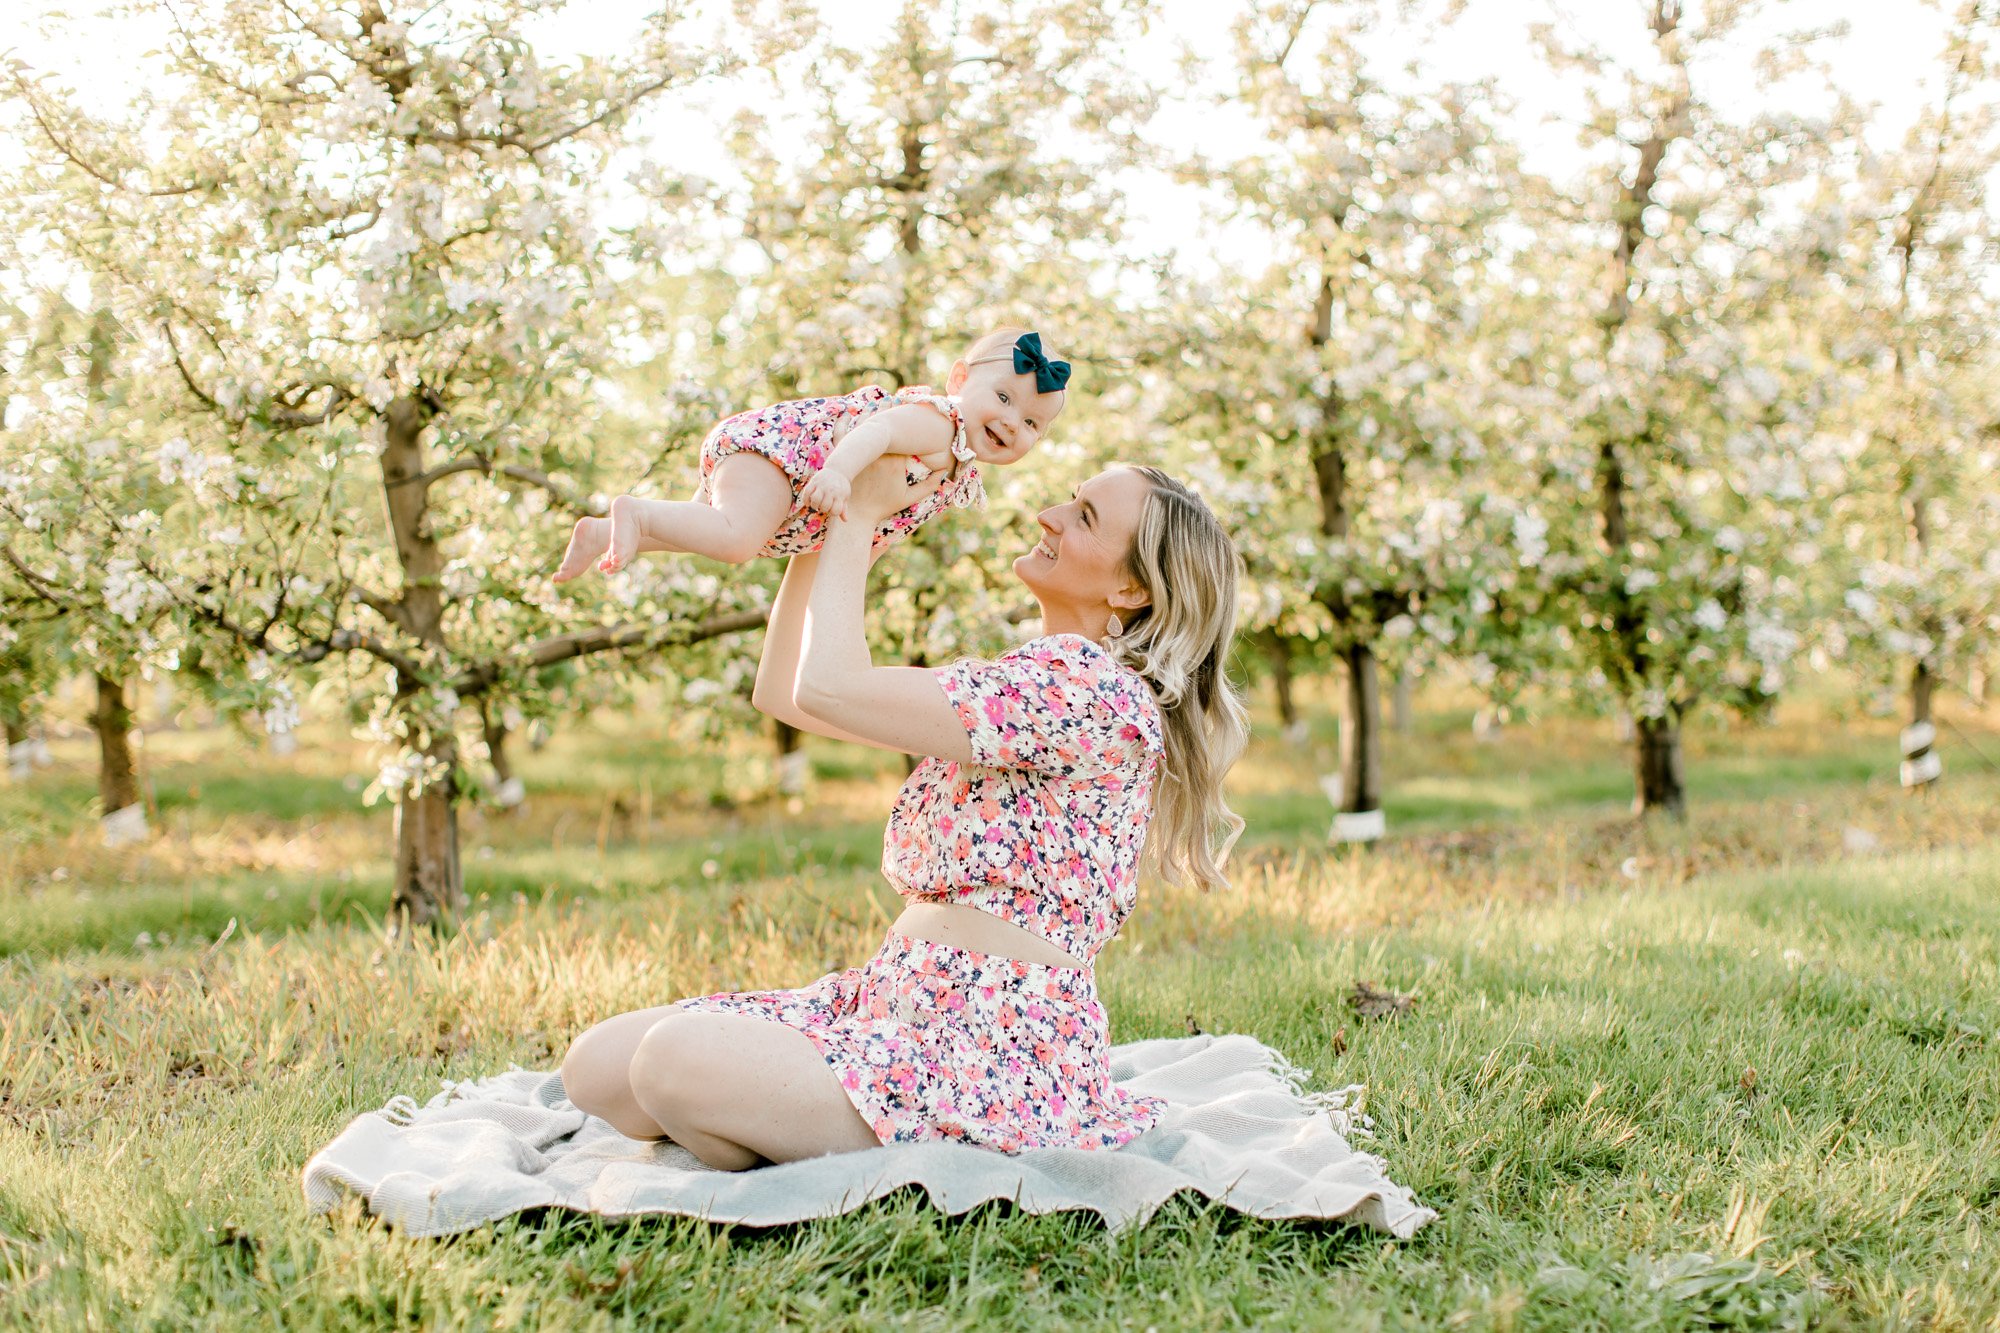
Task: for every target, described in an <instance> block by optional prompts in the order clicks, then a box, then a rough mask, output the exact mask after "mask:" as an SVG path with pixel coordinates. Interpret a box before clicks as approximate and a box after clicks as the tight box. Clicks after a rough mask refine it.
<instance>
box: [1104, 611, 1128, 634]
mask: <svg viewBox="0 0 2000 1333" xmlns="http://www.w3.org/2000/svg"><path fill="white" fill-rule="evenodd" d="M1124 632H1125V622H1124V621H1122V620H1120V619H1119V618H1118V613H1117V612H1116V611H1113V612H1112V613H1111V619H1110V621H1108V622H1107V623H1106V624H1105V626H1104V634H1105V637H1106V638H1112V639H1115V638H1117V637H1118V636H1119V635H1121V634H1123V633H1124Z"/></svg>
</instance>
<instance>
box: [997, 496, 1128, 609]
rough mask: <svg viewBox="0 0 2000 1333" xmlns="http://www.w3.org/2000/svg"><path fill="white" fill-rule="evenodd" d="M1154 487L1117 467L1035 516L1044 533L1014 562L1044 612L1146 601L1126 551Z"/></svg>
mask: <svg viewBox="0 0 2000 1333" xmlns="http://www.w3.org/2000/svg"><path fill="white" fill-rule="evenodd" d="M1152 489H1153V484H1152V482H1150V481H1148V480H1147V479H1146V477H1145V475H1144V474H1143V473H1140V472H1137V471H1135V470H1134V469H1132V468H1128V467H1114V468H1111V469H1109V470H1108V471H1105V472H1100V473H1098V474H1097V475H1096V476H1094V477H1092V478H1091V479H1090V480H1089V481H1086V482H1084V483H1083V485H1081V486H1079V487H1077V488H1076V493H1075V494H1074V495H1073V496H1072V497H1071V498H1070V499H1069V501H1068V502H1067V503H1064V504H1059V505H1055V506H1053V507H1051V508H1048V509H1044V510H1043V511H1042V512H1041V513H1039V514H1037V515H1035V521H1036V522H1037V523H1039V524H1040V525H1041V529H1042V538H1041V540H1040V541H1038V542H1036V543H1035V545H1034V547H1033V549H1031V550H1030V551H1029V552H1028V553H1027V554H1026V555H1023V556H1020V557H1018V558H1017V559H1016V560H1015V561H1014V573H1015V575H1016V576H1017V577H1019V578H1020V580H1021V582H1023V583H1025V584H1027V585H1028V590H1029V591H1030V592H1032V593H1034V594H1035V598H1036V600H1037V601H1039V602H1041V604H1042V606H1043V609H1044V610H1045V611H1047V610H1052V609H1057V608H1061V609H1066V610H1071V611H1077V612H1097V611H1098V610H1099V609H1100V608H1107V607H1108V608H1109V609H1111V610H1116V611H1122V610H1128V609H1130V608H1132V607H1135V606H1144V605H1145V604H1146V600H1147V598H1146V594H1145V593H1144V591H1143V590H1140V589H1139V588H1138V586H1137V581H1136V580H1135V579H1134V578H1133V576H1132V574H1131V573H1130V571H1128V570H1127V569H1126V568H1125V556H1126V554H1127V553H1128V552H1129V551H1131V549H1132V539H1133V536H1134V534H1136V533H1137V532H1138V530H1139V515H1140V514H1141V513H1142V512H1143V511H1144V509H1145V506H1146V499H1147V497H1148V496H1149V495H1150V494H1151V492H1152Z"/></svg>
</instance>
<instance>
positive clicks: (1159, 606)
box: [1106, 467, 1250, 891]
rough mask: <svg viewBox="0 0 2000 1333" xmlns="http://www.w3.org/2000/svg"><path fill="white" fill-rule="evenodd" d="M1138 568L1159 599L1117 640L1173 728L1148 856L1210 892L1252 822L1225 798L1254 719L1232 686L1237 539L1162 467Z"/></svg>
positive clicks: (1152, 473) (1142, 521)
mask: <svg viewBox="0 0 2000 1333" xmlns="http://www.w3.org/2000/svg"><path fill="white" fill-rule="evenodd" d="M1133 471H1135V472H1137V473H1139V474H1140V475H1141V476H1143V477H1145V478H1146V480H1147V481H1149V482H1151V483H1152V491H1151V493H1150V494H1149V495H1148V496H1147V497H1146V507H1145V508H1144V509H1143V510H1142V511H1141V512H1140V515H1139V526H1138V530H1137V531H1136V532H1135V533H1134V535H1133V539H1132V549H1131V551H1130V552H1129V553H1128V554H1127V555H1126V557H1125V564H1126V569H1127V572H1129V573H1130V574H1131V575H1132V577H1133V578H1135V579H1137V580H1138V582H1139V585H1140V586H1141V587H1143V588H1144V589H1145V590H1146V592H1147V594H1148V595H1149V596H1150V597H1151V598H1152V603H1151V605H1149V606H1145V607H1141V608H1140V609H1139V610H1137V611H1134V612H1132V613H1130V616H1129V618H1126V619H1125V620H1124V628H1123V630H1122V631H1121V632H1120V633H1118V634H1117V635H1115V636H1114V637H1112V638H1110V639H1108V640H1106V647H1108V648H1109V649H1110V650H1111V653H1112V654H1113V656H1115V657H1116V658H1117V659H1118V660H1119V661H1121V662H1123V663H1124V664H1125V665H1126V666H1129V667H1131V668H1132V670H1134V671H1136V672H1138V673H1139V675H1141V676H1143V677H1144V678H1145V679H1146V682H1147V683H1148V684H1150V685H1151V686H1152V687H1153V693H1154V695H1155V696H1156V697H1157V698H1158V700H1159V704H1160V716H1161V719H1162V721H1163V722H1164V723H1165V730H1166V741H1167V753H1166V758H1165V761H1164V762H1163V763H1162V765H1161V774H1160V785H1159V792H1158V796H1157V799H1156V802H1155V805H1154V813H1153V829H1152V833H1151V836H1149V837H1148V838H1147V839H1146V846H1147V859H1148V860H1149V861H1151V862H1152V864H1153V867H1154V868H1155V869H1157V870H1158V871H1159V872H1160V873H1161V874H1162V875H1163V876H1164V877H1165V878H1167V879H1168V880H1171V881H1173V882H1175V883H1181V884H1188V883H1192V884H1196V885H1199V886H1200V887H1201V888H1202V889H1203V890H1204V891H1206V890H1208V889H1214V888H1223V887H1226V886H1227V885H1228V883H1229V880H1228V877H1227V876H1225V875H1224V874H1223V873H1222V865H1223V862H1225V861H1226V860H1227V859H1228V858H1229V851H1230V849H1231V848H1232V847H1234V846H1235V845H1236V840H1237V838H1239V837H1241V836H1242V834H1243V820H1242V819H1241V817H1239V816H1238V815H1237V814H1236V813H1235V812H1234V811H1232V810H1231V809H1230V808H1229V806H1228V805H1227V804H1226V803H1225V802H1224V801H1223V799H1222V778H1223V775H1224V774H1226V773H1228V772H1229V769H1230V766H1231V765H1233V764H1234V763H1235V762H1236V761H1237V759H1239V758H1241V757H1242V754H1243V749H1244V747H1245V746H1246V745H1247V744H1248V743H1249V740H1250V715H1249V712H1248V710H1247V709H1245V708H1244V706H1243V699H1242V696H1241V695H1239V694H1238V693H1237V692H1236V687H1235V686H1234V685H1232V684H1231V683H1230V681H1229V676H1228V673H1227V671H1226V670H1225V660H1224V659H1225V658H1226V657H1227V655H1228V653H1229V648H1230V645H1231V643H1232V642H1234V640H1235V637H1236V565H1237V557H1236V546H1235V544H1234V543H1233V542H1231V541H1230V540H1229V534H1227V533H1225V532H1224V531H1223V530H1222V524H1221V523H1220V522H1218V521H1217V520H1216V517H1215V515H1214V514H1213V513H1212V512H1210V510H1209V507H1208V506H1207V505H1205V504H1203V503H1202V502H1201V499H1200V497H1199V496H1197V495H1196V494H1195V493H1194V492H1193V491H1191V490H1189V489H1188V488H1187V487H1185V486H1183V485H1182V484H1181V483H1180V482H1178V481H1175V480H1174V479H1173V478H1172V477H1170V476H1168V475H1167V474H1166V473H1164V472H1162V471H1160V470H1159V469H1158V468H1153V467H1137V468H1134V469H1133Z"/></svg>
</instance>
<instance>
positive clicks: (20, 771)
mask: <svg viewBox="0 0 2000 1333" xmlns="http://www.w3.org/2000/svg"><path fill="white" fill-rule="evenodd" d="M0 721H4V725H5V726H6V729H7V776H8V777H9V778H12V779H13V780H14V781H16V782H25V781H27V779H28V776H29V775H30V774H31V773H33V772H34V747H33V746H31V745H29V744H28V720H27V719H26V718H24V717H12V716H10V717H7V718H5V719H0Z"/></svg>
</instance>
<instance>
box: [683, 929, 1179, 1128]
mask: <svg viewBox="0 0 2000 1333" xmlns="http://www.w3.org/2000/svg"><path fill="white" fill-rule="evenodd" d="M681 1008H682V1009H684V1010H688V1011H692V1012H695V1013H709V1014H744V1015H748V1016H750V1017H753V1018H764V1019H769V1020H770V1021H771V1022H774V1023H782V1024H784V1025H785V1026H786V1027H789V1028H792V1029H795V1030H796V1031H798V1032H801V1033H804V1034H805V1036H806V1037H807V1038H809V1039H810V1040H811V1041H812V1043H813V1045H815V1046H817V1047H818V1048H819V1052H820V1054H821V1055H822V1056H824V1057H825V1058H826V1062H827V1064H828V1066H829V1067H831V1068H832V1070H833V1072H834V1074H835V1075H836V1076H837V1077H838V1078H839V1079H840V1084H841V1086H842V1087H843V1088H845V1089H847V1096H848V1100H850V1101H852V1102H853V1103H854V1106H855V1109H856V1110H858V1111H860V1112H861V1118H862V1119H864V1120H866V1121H867V1122H868V1124H869V1127H870V1128H872V1129H873V1130H874V1131H875V1136H876V1137H877V1138H879V1139H881V1140H882V1142H884V1143H921V1142H924V1141H926V1140H930V1139H955V1140H957V1141H959V1142H962V1143H975V1144H978V1145H979V1146H981V1147H985V1148H994V1149H997V1150H999V1151H1001V1152H1021V1151H1023V1150H1024V1149H1028V1148H1116V1147H1118V1146H1119V1145H1120V1144H1123V1143H1126V1142H1128V1141H1129V1140H1131V1139H1134V1138H1136V1137H1138V1136H1139V1135H1140V1134H1142V1133H1144V1132H1145V1131H1146V1130H1148V1129H1150V1128H1152V1126H1153V1124H1154V1122H1155V1121H1157V1120H1158V1119H1159V1116H1160V1112H1161V1110H1162V1109H1163V1108H1164V1106H1165V1103H1164V1102H1162V1101H1161V1100H1160V1099H1159V1098H1157V1097H1144V1096H1140V1095H1138V1094H1135V1093H1130V1092H1127V1091H1126V1090H1125V1089H1123V1088H1121V1087H1119V1086H1118V1085H1117V1084H1115V1083H1113V1082H1112V1081H1111V1060H1110V1056H1111V1041H1110V1035H1109V1031H1108V1028H1107V1026H1106V1024H1105V1019H1104V1006H1103V1005H1101V1004H1100V1003H1098V999H1097V986H1096V982H1095V980H1094V979H1093V977H1092V974H1091V971H1090V969H1089V968H1087V967H1053V966H1050V965H1048V964H1045V963H1030V962H1024V961H1022V960H1021V959H1018V958H1002V957H999V956H998V955H995V954H988V953H979V952H977V951H975V950H972V949H961V948H958V947H956V946H954V945H949V944H938V943H934V942H932V941H930V940H919V939H912V938H911V937H909V936H907V935H899V934H897V933H895V932H893V931H892V932H890V934H889V937H888V939H887V940H886V941H884V943H883V945H882V949H881V951H880V952H879V953H877V954H876V955H875V956H874V957H873V958H871V959H869V960H868V961H867V962H866V963H865V964H863V965H862V966H860V967H851V968H848V969H847V970H846V971H844V972H830V973H828V974H827V975H826V976H823V977H821V978H820V979H819V980H818V981H815V982H813V983H812V984H811V985H809V986H804V987H801V988H800V989H798V990H773V991H737V992H725V993H723V994H719V995H704V996H701V997H699V998H696V999H692V1000H683V1001H682V1002H681Z"/></svg>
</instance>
